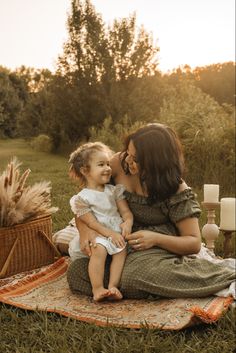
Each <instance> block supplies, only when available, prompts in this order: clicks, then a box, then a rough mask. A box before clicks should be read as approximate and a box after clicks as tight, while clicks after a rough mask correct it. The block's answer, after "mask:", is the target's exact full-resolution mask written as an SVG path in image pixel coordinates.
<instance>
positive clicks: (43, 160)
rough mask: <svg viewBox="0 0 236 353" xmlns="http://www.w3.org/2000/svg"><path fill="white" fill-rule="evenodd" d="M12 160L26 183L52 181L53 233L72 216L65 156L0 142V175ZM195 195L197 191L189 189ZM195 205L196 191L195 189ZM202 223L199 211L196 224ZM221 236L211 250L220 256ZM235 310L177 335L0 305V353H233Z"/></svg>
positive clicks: (72, 189) (19, 143) (73, 189)
mask: <svg viewBox="0 0 236 353" xmlns="http://www.w3.org/2000/svg"><path fill="white" fill-rule="evenodd" d="M13 156H17V157H18V159H19V160H20V161H21V162H22V171H24V170H25V169H27V168H30V169H31V174H30V177H29V179H28V181H29V183H30V184H31V183H34V182H36V181H41V180H48V181H51V183H52V205H53V206H58V207H59V211H58V212H57V213H56V214H54V215H53V229H54V231H56V230H58V229H61V228H63V227H64V226H65V225H66V224H67V223H68V221H69V220H70V219H71V218H72V216H73V215H72V213H71V211H70V209H69V206H68V203H69V199H70V197H71V196H72V195H73V194H74V193H75V192H76V186H75V185H73V184H72V182H71V180H69V178H68V163H67V158H65V157H62V156H59V155H53V154H47V153H41V152H36V151H35V150H32V148H31V147H30V145H29V144H27V142H25V141H24V140H0V173H1V172H2V171H3V169H5V167H6V165H7V163H8V162H9V160H10V158H11V157H13ZM195 191H197V190H195ZM198 194H199V201H201V197H202V193H201V191H200V190H199V191H198ZM205 221H206V219H205V214H204V213H203V215H202V217H201V219H200V222H201V224H204V223H205ZM221 244H222V237H220V238H219V240H218V241H217V247H216V252H217V253H218V254H220V253H221V252H222V245H221ZM235 314H236V312H235V309H232V308H231V309H230V310H229V311H228V312H227V313H226V314H225V316H224V317H223V318H222V319H221V320H219V321H218V323H217V324H214V325H200V326H198V327H194V328H190V329H186V330H183V331H180V332H164V331H160V330H149V329H147V328H143V329H140V330H134V329H117V328H112V327H109V328H102V327H96V326H94V325H91V324H86V323H83V322H79V321H75V320H72V319H68V318H65V317H62V316H59V315H56V314H49V313H48V314H47V313H44V312H29V311H25V310H21V309H18V308H14V307H11V306H8V305H3V304H0V337H1V344H0V353H3V352H4V353H33V352H35V353H41V352H51V353H90V352H93V353H111V352H112V353H113V352H114V353H123V352H126V351H127V352H130V353H138V352H142V353H154V352H160V353H170V352H175V353H192V352H198V353H231V352H232V353H233V352H234V349H235V346H236V345H235V318H236V317H235V316H236V315H235Z"/></svg>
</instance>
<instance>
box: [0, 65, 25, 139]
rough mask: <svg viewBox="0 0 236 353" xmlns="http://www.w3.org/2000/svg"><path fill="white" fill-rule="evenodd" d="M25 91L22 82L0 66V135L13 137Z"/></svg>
mask: <svg viewBox="0 0 236 353" xmlns="http://www.w3.org/2000/svg"><path fill="white" fill-rule="evenodd" d="M26 96H27V93H26V90H25V87H24V84H23V83H22V82H21V81H20V79H19V78H18V77H17V76H16V75H15V74H14V73H11V72H10V71H9V70H7V69H5V68H3V67H1V68H0V135H1V136H5V137H14V136H15V135H16V126H17V119H18V117H19V115H20V114H21V112H22V110H23V105H24V101H25V99H26Z"/></svg>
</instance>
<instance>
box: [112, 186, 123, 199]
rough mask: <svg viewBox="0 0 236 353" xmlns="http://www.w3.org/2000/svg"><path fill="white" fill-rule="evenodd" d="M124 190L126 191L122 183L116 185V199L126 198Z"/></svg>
mask: <svg viewBox="0 0 236 353" xmlns="http://www.w3.org/2000/svg"><path fill="white" fill-rule="evenodd" d="M124 191H125V187H124V185H122V184H117V185H115V188H114V197H115V200H116V201H119V200H123V199H125V195H124Z"/></svg>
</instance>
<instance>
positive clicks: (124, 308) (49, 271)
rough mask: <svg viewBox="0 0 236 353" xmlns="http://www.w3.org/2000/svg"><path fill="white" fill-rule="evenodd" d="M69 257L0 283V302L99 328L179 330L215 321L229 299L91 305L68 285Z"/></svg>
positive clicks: (209, 298) (226, 305) (133, 301)
mask: <svg viewBox="0 0 236 353" xmlns="http://www.w3.org/2000/svg"><path fill="white" fill-rule="evenodd" d="M68 261H69V259H68V258H65V257H62V258H60V259H59V260H58V261H57V262H55V263H54V264H52V265H49V266H45V267H43V268H42V269H38V270H34V271H31V272H28V273H27V274H25V273H24V274H18V275H15V276H12V277H9V278H6V279H2V280H0V301H1V302H3V303H7V304H10V305H13V306H16V307H19V308H24V309H28V310H46V311H48V312H55V313H59V314H62V315H64V316H68V317H71V318H75V319H77V320H81V321H86V322H89V323H93V324H96V325H100V326H108V325H111V326H117V327H126V328H141V327H143V326H145V327H149V328H159V329H163V330H179V329H182V328H185V327H188V326H192V325H195V324H199V323H202V322H205V323H212V322H215V321H217V320H218V319H219V318H220V317H221V315H222V314H223V313H224V312H225V311H226V310H227V308H228V306H229V305H230V303H231V302H232V299H231V298H222V297H215V296H212V297H207V298H199V299H198V298H194V299H192V298H191V299H186V298H185V299H158V300H131V299H125V300H122V301H119V302H100V303H94V302H93V300H92V298H90V297H87V296H83V295H78V294H73V293H72V292H71V291H70V289H69V287H68V284H67V280H66V271H67V267H68Z"/></svg>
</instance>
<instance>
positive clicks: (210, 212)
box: [202, 201, 220, 253]
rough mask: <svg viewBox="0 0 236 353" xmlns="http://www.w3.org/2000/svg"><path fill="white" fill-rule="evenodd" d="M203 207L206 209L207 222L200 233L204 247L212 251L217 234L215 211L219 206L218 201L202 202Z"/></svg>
mask: <svg viewBox="0 0 236 353" xmlns="http://www.w3.org/2000/svg"><path fill="white" fill-rule="evenodd" d="M202 206H203V208H205V209H206V210H207V224H205V225H204V226H203V228H202V235H203V237H204V238H205V241H206V247H207V249H209V250H210V251H211V252H213V253H214V249H215V241H216V239H217V237H218V235H219V232H220V231H219V227H218V226H217V225H216V224H215V218H216V215H215V211H216V209H218V208H219V207H220V202H205V201H204V202H202Z"/></svg>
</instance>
